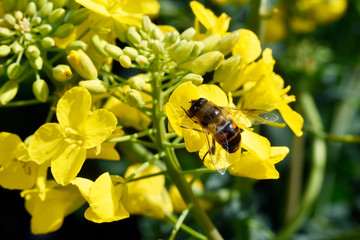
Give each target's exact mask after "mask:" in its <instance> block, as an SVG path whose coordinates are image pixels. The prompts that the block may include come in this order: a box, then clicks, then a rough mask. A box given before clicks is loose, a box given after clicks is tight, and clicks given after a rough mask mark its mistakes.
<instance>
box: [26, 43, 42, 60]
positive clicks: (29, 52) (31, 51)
mask: <svg viewBox="0 0 360 240" xmlns="http://www.w3.org/2000/svg"><path fill="white" fill-rule="evenodd" d="M25 55H26V57H27V58H32V59H35V58H37V57H39V56H40V49H39V48H38V47H37V46H35V45H30V46H28V47H27V48H26V51H25Z"/></svg>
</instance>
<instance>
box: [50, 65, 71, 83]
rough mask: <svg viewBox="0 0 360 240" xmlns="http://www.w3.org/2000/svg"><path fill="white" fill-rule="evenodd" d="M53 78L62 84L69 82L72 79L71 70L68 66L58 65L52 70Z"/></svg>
mask: <svg viewBox="0 0 360 240" xmlns="http://www.w3.org/2000/svg"><path fill="white" fill-rule="evenodd" d="M52 74H53V77H54V78H55V79H56V80H58V81H60V82H64V81H67V80H70V79H71V77H72V72H71V68H70V66H69V65H64V64H59V65H57V66H56V67H54V68H53V69H52Z"/></svg>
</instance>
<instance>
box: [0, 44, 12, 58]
mask: <svg viewBox="0 0 360 240" xmlns="http://www.w3.org/2000/svg"><path fill="white" fill-rule="evenodd" d="M10 52H11V48H10V47H9V46H8V45H0V57H6V56H7V55H9V54H10Z"/></svg>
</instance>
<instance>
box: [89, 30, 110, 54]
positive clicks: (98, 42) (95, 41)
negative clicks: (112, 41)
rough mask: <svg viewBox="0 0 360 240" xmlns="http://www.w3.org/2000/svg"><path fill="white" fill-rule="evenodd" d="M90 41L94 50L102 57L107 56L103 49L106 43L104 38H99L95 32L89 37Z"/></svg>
mask: <svg viewBox="0 0 360 240" xmlns="http://www.w3.org/2000/svg"><path fill="white" fill-rule="evenodd" d="M91 43H92V45H93V46H94V48H95V50H96V51H97V52H98V53H99V54H100V55H101V56H103V57H108V54H107V53H106V51H105V46H106V45H107V44H108V43H107V42H106V41H105V40H103V39H101V38H100V37H99V35H97V34H95V35H93V36H92V37H91Z"/></svg>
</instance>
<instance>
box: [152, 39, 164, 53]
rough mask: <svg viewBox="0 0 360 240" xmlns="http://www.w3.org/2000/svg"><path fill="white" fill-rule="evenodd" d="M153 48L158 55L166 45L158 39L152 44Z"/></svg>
mask: <svg viewBox="0 0 360 240" xmlns="http://www.w3.org/2000/svg"><path fill="white" fill-rule="evenodd" d="M152 50H153V52H154V54H156V55H161V54H162V53H164V51H165V49H164V45H163V44H162V42H160V41H159V40H157V39H156V40H155V41H154V42H153V44H152Z"/></svg>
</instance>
